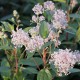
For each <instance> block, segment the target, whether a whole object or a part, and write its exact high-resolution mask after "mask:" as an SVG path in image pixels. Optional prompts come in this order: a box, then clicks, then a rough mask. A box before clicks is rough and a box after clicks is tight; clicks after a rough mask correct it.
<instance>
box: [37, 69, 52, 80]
mask: <svg viewBox="0 0 80 80" xmlns="http://www.w3.org/2000/svg"><path fill="white" fill-rule="evenodd" d="M37 80H52V75H51V73H50V71H49V70H48V69H42V70H41V71H40V72H39V73H38V75H37Z"/></svg>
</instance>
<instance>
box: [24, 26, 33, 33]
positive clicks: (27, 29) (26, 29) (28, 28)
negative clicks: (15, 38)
mask: <svg viewBox="0 0 80 80" xmlns="http://www.w3.org/2000/svg"><path fill="white" fill-rule="evenodd" d="M31 28H32V27H27V28H25V29H23V30H24V31H25V32H28V31H29V30H30V29H31Z"/></svg>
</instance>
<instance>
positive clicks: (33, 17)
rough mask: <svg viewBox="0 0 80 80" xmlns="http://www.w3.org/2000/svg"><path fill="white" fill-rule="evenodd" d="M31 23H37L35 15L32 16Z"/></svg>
mask: <svg viewBox="0 0 80 80" xmlns="http://www.w3.org/2000/svg"><path fill="white" fill-rule="evenodd" d="M32 21H34V22H35V23H37V22H38V18H37V17H36V16H35V15H33V16H32Z"/></svg>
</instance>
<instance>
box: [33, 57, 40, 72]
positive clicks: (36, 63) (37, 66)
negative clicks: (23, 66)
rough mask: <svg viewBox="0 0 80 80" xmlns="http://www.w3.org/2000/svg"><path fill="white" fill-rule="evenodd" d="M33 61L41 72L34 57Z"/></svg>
mask: <svg viewBox="0 0 80 80" xmlns="http://www.w3.org/2000/svg"><path fill="white" fill-rule="evenodd" d="M32 59H33V61H34V62H35V64H36V66H37V68H38V69H39V71H40V68H39V65H38V64H37V62H36V61H35V59H34V58H33V57H32Z"/></svg>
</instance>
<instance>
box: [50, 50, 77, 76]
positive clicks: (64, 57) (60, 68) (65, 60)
mask: <svg viewBox="0 0 80 80" xmlns="http://www.w3.org/2000/svg"><path fill="white" fill-rule="evenodd" d="M49 62H50V64H51V63H52V64H54V65H55V67H56V69H57V75H58V76H62V74H65V75H67V74H68V73H69V70H70V69H72V68H73V66H74V64H75V63H76V56H75V55H74V54H73V52H72V51H71V50H70V49H65V50H63V49H59V51H55V52H54V53H53V54H51V58H50V61H49Z"/></svg>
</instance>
